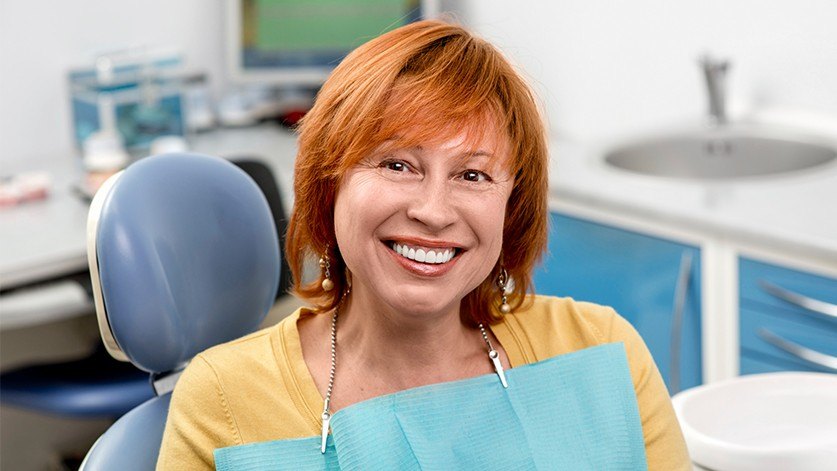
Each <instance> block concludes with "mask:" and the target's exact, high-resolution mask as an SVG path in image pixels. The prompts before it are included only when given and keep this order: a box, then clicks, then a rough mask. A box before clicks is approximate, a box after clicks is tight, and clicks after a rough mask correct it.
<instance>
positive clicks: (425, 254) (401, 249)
mask: <svg viewBox="0 0 837 471" xmlns="http://www.w3.org/2000/svg"><path fill="white" fill-rule="evenodd" d="M387 245H388V246H389V248H390V249H391V250H392V251H393V252H395V253H397V254H398V255H400V256H401V257H404V258H406V259H407V260H412V261H414V262H419V263H424V264H427V265H441V264H445V263H448V262H450V261H451V260H452V259H453V258H455V257H456V256H457V255H459V254H460V253H462V249H460V248H457V247H432V248H431V247H422V246H417V245H410V244H404V243H398V242H395V241H389V242H387Z"/></svg>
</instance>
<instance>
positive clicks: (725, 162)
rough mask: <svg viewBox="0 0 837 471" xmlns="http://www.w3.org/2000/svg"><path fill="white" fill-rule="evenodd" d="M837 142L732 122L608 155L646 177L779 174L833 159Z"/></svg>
mask: <svg viewBox="0 0 837 471" xmlns="http://www.w3.org/2000/svg"><path fill="white" fill-rule="evenodd" d="M836 158H837V146H835V145H834V144H833V143H832V142H829V141H824V140H823V139H820V138H812V137H810V136H807V135H803V134H800V133H797V132H792V131H789V130H788V129H784V128H778V127H763V126H742V125H729V126H722V127H717V128H707V129H700V130H694V131H691V132H682V133H676V134H668V135H661V136H657V137H653V138H649V139H644V140H641V141H636V142H632V143H627V144H624V145H622V146H620V147H618V148H616V149H613V150H612V151H611V152H609V153H607V155H606V156H605V162H607V164H608V165H611V166H613V167H615V168H618V169H622V170H627V171H629V172H634V173H641V174H645V175H652V176H659V177H671V178H688V179H702V180H718V179H731V178H742V177H759V176H768V175H779V174H785V173H789V172H797V171H800V170H805V169H811V168H815V167H819V166H821V165H825V164H828V163H831V162H834V161H835V159H836Z"/></svg>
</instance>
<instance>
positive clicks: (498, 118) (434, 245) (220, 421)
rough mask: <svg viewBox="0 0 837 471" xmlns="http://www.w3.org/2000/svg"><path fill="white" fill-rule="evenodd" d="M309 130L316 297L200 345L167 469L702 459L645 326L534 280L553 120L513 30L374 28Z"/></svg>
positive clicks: (293, 236)
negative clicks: (486, 37)
mask: <svg viewBox="0 0 837 471" xmlns="http://www.w3.org/2000/svg"><path fill="white" fill-rule="evenodd" d="M299 143H300V145H299V153H298V155H297V161H296V170H295V187H294V190H295V193H296V200H295V201H296V203H295V206H294V210H293V214H292V216H291V221H290V224H289V232H288V237H287V253H288V258H289V263H290V266H291V269H292V271H293V275H294V289H295V291H296V293H297V295H298V296H299V297H301V298H302V299H304V300H306V301H308V302H309V303H310V307H306V308H301V309H299V310H298V311H296V312H295V313H293V314H292V315H291V316H289V317H288V318H286V319H285V320H283V321H282V322H280V323H279V324H278V325H276V326H274V327H271V328H269V329H266V330H263V331H260V332H257V333H255V334H251V335H249V336H247V337H244V338H242V339H239V340H237V341H234V342H231V343H228V344H225V345H221V346H218V347H215V348H212V349H210V350H208V351H206V352H204V353H202V354H200V355H198V356H197V357H196V358H195V359H194V360H193V361H192V363H191V364H190V365H189V367H188V368H187V369H186V371H185V372H184V374H183V376H182V377H181V379H180V382H179V383H178V385H177V388H176V389H175V392H174V394H173V396H172V403H171V410H170V413H169V420H168V423H167V428H166V433H165V436H164V441H163V446H162V449H161V454H160V461H159V464H158V468H159V469H209V468H212V467H213V466H215V467H216V468H217V469H512V468H513V469H631V470H633V469H643V468H646V467H647V468H651V469H665V470H673V469H688V466H689V465H688V456H687V454H686V449H685V445H684V443H683V438H682V435H681V433H680V429H679V427H678V424H677V421H676V419H675V416H674V412H673V410H672V407H671V403H670V401H669V398H668V394H667V392H666V389H665V386H664V384H663V382H662V380H661V378H660V374H659V372H658V371H657V369H656V366H655V365H654V362H653V360H652V359H651V357H650V354H649V353H648V350H647V348H646V347H645V345H644V343H643V342H642V340H641V339H640V338H639V336H638V335H637V334H636V332H635V331H634V330H633V328H632V327H631V326H630V325H629V324H628V323H627V322H626V321H625V320H623V319H622V318H621V317H619V316H618V315H617V314H616V313H615V312H613V310H612V309H610V308H607V307H602V306H596V305H593V304H588V303H582V302H576V301H573V300H572V299H569V298H566V299H557V298H549V297H541V296H535V295H532V294H529V293H530V292H531V291H532V286H531V271H532V269H533V266H534V265H535V263H536V262H537V260H538V259H539V257H540V256H541V254H542V252H543V251H544V248H545V244H546V234H547V175H546V167H547V160H548V157H547V148H546V138H545V132H544V125H543V122H542V119H541V117H540V114H539V112H538V109H537V106H536V101H535V99H534V97H533V95H532V93H531V92H530V89H529V88H528V86H527V85H526V84H525V82H524V81H523V80H522V79H521V77H520V76H519V74H518V73H517V72H516V71H515V70H514V68H513V67H512V66H511V65H510V64H509V63H508V62H507V61H506V59H505V58H503V56H502V55H501V54H500V53H499V52H498V51H497V50H496V49H495V48H494V47H493V46H491V45H490V44H488V43H487V42H485V41H483V40H481V39H479V38H476V37H474V36H473V35H472V34H471V33H469V32H468V31H466V30H465V29H463V28H461V27H459V26H455V25H450V24H447V23H443V22H438V21H423V22H417V23H413V24H410V25H408V26H405V27H402V28H399V29H396V30H394V31H392V32H389V33H387V34H385V35H383V36H380V37H378V38H376V39H373V40H372V41H370V42H368V43H367V44H365V45H363V46H361V47H359V48H358V49H357V50H355V51H354V52H352V53H351V54H350V55H349V56H348V57H347V58H346V59H345V60H344V61H343V62H342V63H341V64H340V65H339V66H338V67H337V69H336V70H335V71H334V73H333V74H332V76H331V77H330V78H329V80H328V81H327V82H326V83H325V85H324V86H323V88H322V90H321V91H320V93H319V94H318V96H317V100H316V104H315V106H314V108H313V109H312V110H311V112H310V113H309V114H308V115H307V116H306V118H305V119H304V120H303V123H302V125H301V127H300V130H299ZM311 258H314V259H316V258H319V259H320V267H321V272H320V277H319V278H318V279H317V280H315V281H313V282H311V283H309V284H304V283H303V282H302V280H303V279H304V278H303V276H302V275H303V273H302V271H303V266H304V265H305V264H306V260H310V259H311ZM338 318H339V323H338ZM338 327H339V329H338Z"/></svg>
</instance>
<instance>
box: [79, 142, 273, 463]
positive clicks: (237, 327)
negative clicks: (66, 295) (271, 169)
mask: <svg viewBox="0 0 837 471" xmlns="http://www.w3.org/2000/svg"><path fill="white" fill-rule="evenodd" d="M88 262H89V265H90V272H91V278H92V282H93V292H94V301H95V304H96V314H97V317H98V320H99V328H100V331H101V334H102V338H103V340H104V341H105V345H106V347H107V349H108V351H109V352H110V353H111V355H113V356H114V357H115V358H117V359H122V360H125V361H131V362H132V363H133V364H135V365H136V366H137V367H139V368H141V369H143V370H145V371H148V372H149V373H151V377H152V380H154V384H155V389H156V390H157V393H158V397H155V398H153V399H151V400H149V401H147V402H145V403H144V404H142V405H140V406H138V407H137V408H135V409H134V410H132V411H131V412H129V413H128V414H126V415H124V416H123V417H122V418H120V419H119V420H118V421H117V422H116V423H115V424H114V425H113V426H112V427H111V428H110V429H109V430H108V431H107V432H106V433H105V434H104V435H103V436H102V437H101V438H100V439H99V440H98V441H97V442H96V445H94V447H93V448H92V449H91V451H90V453H89V454H88V456H87V458H86V459H85V462H84V466H83V467H82V469H85V470H98V469H120V470H135V469H136V470H141V469H153V468H154V465H155V463H156V460H157V454H158V453H159V447H160V442H161V439H162V431H163V429H164V427H165V419H166V415H167V413H168V404H169V399H170V391H171V389H173V387H174V382H175V381H176V378H177V376H178V375H179V371H181V370H182V369H183V368H184V367H185V365H186V364H187V363H188V361H189V360H190V359H191V358H192V357H193V356H194V355H196V354H197V353H199V352H200V351H202V350H204V349H206V348H209V347H211V346H213V345H216V344H219V343H223V342H226V341H229V340H232V339H235V338H238V337H240V336H242V335H245V334H247V333H249V332H252V331H253V330H255V329H256V328H257V327H258V326H259V324H260V323H261V321H262V319H264V316H265V315H266V314H267V312H268V310H269V309H270V307H271V306H272V304H273V301H274V299H275V297H276V291H277V287H278V283H279V273H280V266H281V261H280V253H279V243H278V238H277V232H276V226H275V224H274V221H273V218H272V216H271V210H270V208H269V207H268V204H267V201H266V200H265V197H264V195H263V194H262V192H261V190H260V189H259V187H258V186H257V185H256V184H255V183H254V182H253V180H252V179H251V178H250V177H248V176H247V174H245V173H244V172H243V171H242V170H240V169H239V168H237V167H236V166H235V165H233V164H231V163H229V162H227V161H225V160H223V159H218V158H213V157H207V156H201V155H195V154H171V155H162V156H156V157H149V158H147V159H143V160H141V161H139V162H137V163H135V164H133V165H131V166H130V167H128V168H127V169H126V170H125V171H123V172H121V173H120V174H117V175H115V176H114V177H112V178H111V179H110V180H108V182H107V183H106V184H105V185H104V186H103V187H102V189H101V190H100V191H99V192H98V193H97V194H96V197H95V198H94V201H93V203H92V204H91V209H90V215H89V218H88Z"/></svg>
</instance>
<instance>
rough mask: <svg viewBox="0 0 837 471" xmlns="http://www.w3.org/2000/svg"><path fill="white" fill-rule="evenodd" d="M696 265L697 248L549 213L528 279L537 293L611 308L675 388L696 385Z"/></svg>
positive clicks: (698, 360)
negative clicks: (540, 255) (543, 245)
mask: <svg viewBox="0 0 837 471" xmlns="http://www.w3.org/2000/svg"><path fill="white" fill-rule="evenodd" d="M700 269H701V267H700V249H699V248H698V247H695V246H692V245H688V244H684V243H680V242H676V241H673V240H669V239H665V238H660V237H654V236H649V235H646V234H642V233H639V232H636V231H631V230H625V229H622V228H618V227H614V226H611V225H606V224H600V223H598V222H594V221H591V220H586V219H582V218H578V217H572V216H569V215H567V214H563V213H560V212H552V213H550V235H549V249H548V253H547V254H546V255H545V257H544V260H543V263H542V264H541V266H540V267H538V269H537V270H536V271H535V276H534V283H535V290H536V292H537V293H539V294H550V295H555V296H570V297H573V298H575V299H577V300H583V301H590V302H595V303H598V304H603V305H607V306H611V307H613V308H614V309H616V311H617V312H618V313H619V314H620V315H621V316H623V317H624V318H626V319H627V320H628V321H629V322H630V323H631V324H632V325H633V326H634V328H636V330H637V331H638V332H639V334H640V335H641V336H642V338H643V340H644V341H645V343H646V345H648V349H649V350H650V351H651V354H652V356H653V357H654V360H655V362H656V363H657V367H658V368H659V370H660V372H661V373H662V375H663V379H665V381H666V384H667V385H668V387H669V389H670V390H672V391H678V390H681V389H687V388H690V387H693V386H697V385H699V384H701V383H702V380H701V322H700V314H701V309H700V306H701V298H700ZM559 335H560V334H559Z"/></svg>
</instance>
